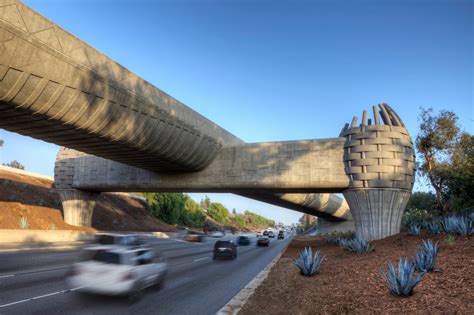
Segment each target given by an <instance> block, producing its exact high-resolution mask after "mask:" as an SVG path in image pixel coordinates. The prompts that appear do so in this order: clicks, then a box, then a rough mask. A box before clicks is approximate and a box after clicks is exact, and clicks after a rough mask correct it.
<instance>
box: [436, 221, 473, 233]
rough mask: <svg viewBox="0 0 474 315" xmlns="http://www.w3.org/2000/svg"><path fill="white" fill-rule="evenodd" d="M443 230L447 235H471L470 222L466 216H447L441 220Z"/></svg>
mask: <svg viewBox="0 0 474 315" xmlns="http://www.w3.org/2000/svg"><path fill="white" fill-rule="evenodd" d="M443 229H444V231H445V232H446V233H448V234H461V235H464V236H468V235H471V234H472V220H471V219H469V218H468V217H466V216H448V217H445V218H444V220H443Z"/></svg>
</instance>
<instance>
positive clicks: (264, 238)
mask: <svg viewBox="0 0 474 315" xmlns="http://www.w3.org/2000/svg"><path fill="white" fill-rule="evenodd" d="M258 240H259V241H266V240H268V238H266V237H260V238H259V239H258Z"/></svg>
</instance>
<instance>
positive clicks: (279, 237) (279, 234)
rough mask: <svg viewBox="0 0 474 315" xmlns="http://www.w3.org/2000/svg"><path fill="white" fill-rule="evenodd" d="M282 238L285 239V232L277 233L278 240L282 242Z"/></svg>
mask: <svg viewBox="0 0 474 315" xmlns="http://www.w3.org/2000/svg"><path fill="white" fill-rule="evenodd" d="M284 238H285V232H283V231H280V232H278V239H279V240H282V239H284Z"/></svg>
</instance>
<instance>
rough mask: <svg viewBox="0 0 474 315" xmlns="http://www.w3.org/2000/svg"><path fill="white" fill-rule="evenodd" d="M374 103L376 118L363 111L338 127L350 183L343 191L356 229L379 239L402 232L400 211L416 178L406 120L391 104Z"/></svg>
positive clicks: (411, 144) (360, 232)
mask: <svg viewBox="0 0 474 315" xmlns="http://www.w3.org/2000/svg"><path fill="white" fill-rule="evenodd" d="M378 107H379V108H380V115H381V120H382V121H383V123H384V124H381V123H380V118H379V112H378V108H377V107H376V106H374V107H373V114H374V122H375V124H372V121H371V119H369V120H368V122H367V111H364V113H363V115H362V122H361V124H360V125H359V126H356V123H357V117H354V118H353V119H352V124H351V126H349V124H347V125H346V126H345V128H344V129H343V130H342V131H341V136H342V137H345V138H346V142H345V143H344V166H345V172H346V174H347V175H348V176H349V181H350V184H349V189H347V190H345V191H343V194H344V197H345V198H346V201H347V203H348V204H349V208H350V209H351V213H352V218H353V220H354V224H355V228H356V234H357V235H358V236H359V237H361V238H364V239H367V240H378V239H382V238H385V237H387V236H390V235H394V234H397V233H399V232H400V223H401V220H402V215H403V211H404V210H405V207H406V205H407V203H408V199H410V195H411V190H412V188H413V183H414V180H415V155H414V150H413V143H412V140H411V137H410V135H409V133H408V131H407V129H406V128H405V125H404V124H403V122H402V121H401V119H400V118H399V117H398V115H397V114H396V113H395V111H393V109H392V108H390V106H388V105H386V104H380V105H379V106H378Z"/></svg>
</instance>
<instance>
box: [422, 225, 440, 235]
mask: <svg viewBox="0 0 474 315" xmlns="http://www.w3.org/2000/svg"><path fill="white" fill-rule="evenodd" d="M426 230H427V231H428V233H429V234H431V235H435V234H439V233H441V226H440V225H439V224H438V223H437V222H430V223H427V224H426Z"/></svg>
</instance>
